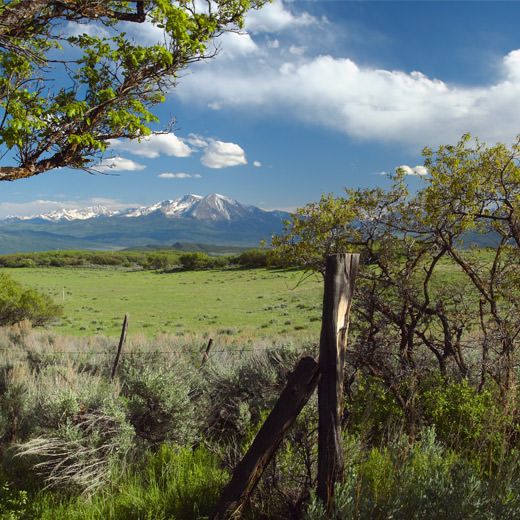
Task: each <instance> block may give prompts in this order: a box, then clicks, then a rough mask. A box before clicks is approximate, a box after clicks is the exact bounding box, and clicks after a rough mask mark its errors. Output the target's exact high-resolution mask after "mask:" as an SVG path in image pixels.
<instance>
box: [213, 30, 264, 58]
mask: <svg viewBox="0 0 520 520" xmlns="http://www.w3.org/2000/svg"><path fill="white" fill-rule="evenodd" d="M218 47H219V49H220V54H219V58H222V57H224V58H228V59H235V58H242V57H244V56H248V55H250V54H255V53H259V52H261V51H260V49H259V47H258V45H257V44H256V43H255V42H254V41H253V39H252V38H251V36H250V35H249V34H248V33H235V32H229V33H224V34H223V35H222V36H221V37H220V38H219V39H218Z"/></svg>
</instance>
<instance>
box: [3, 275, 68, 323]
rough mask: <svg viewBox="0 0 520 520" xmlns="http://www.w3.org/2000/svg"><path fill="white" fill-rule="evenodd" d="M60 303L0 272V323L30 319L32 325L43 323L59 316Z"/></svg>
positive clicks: (60, 311) (60, 310)
mask: <svg viewBox="0 0 520 520" xmlns="http://www.w3.org/2000/svg"><path fill="white" fill-rule="evenodd" d="M62 312H63V309H62V307H61V306H60V305H57V304H55V303H54V302H53V301H52V299H51V298H50V297H49V296H47V295H45V294H42V293H40V292H38V291H36V290H35V289H31V288H29V289H26V288H24V287H23V286H22V285H21V284H19V283H17V282H15V281H14V280H12V279H11V278H9V276H7V275H6V274H3V273H2V274H0V325H12V324H14V323H19V322H21V321H22V320H28V321H30V322H31V324H32V325H34V326H37V325H43V324H45V323H47V322H48V321H51V320H53V319H55V318H57V317H59V316H60V315H61V314H62Z"/></svg>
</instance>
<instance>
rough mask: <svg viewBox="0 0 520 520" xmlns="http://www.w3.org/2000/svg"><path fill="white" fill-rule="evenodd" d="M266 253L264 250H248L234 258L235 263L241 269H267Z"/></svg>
mask: <svg viewBox="0 0 520 520" xmlns="http://www.w3.org/2000/svg"><path fill="white" fill-rule="evenodd" d="M267 255H268V251H267V250H265V249H250V250H249V251H244V252H243V253H241V254H240V255H238V257H236V263H237V264H238V265H240V266H242V267H246V268H249V269H251V268H255V267H267Z"/></svg>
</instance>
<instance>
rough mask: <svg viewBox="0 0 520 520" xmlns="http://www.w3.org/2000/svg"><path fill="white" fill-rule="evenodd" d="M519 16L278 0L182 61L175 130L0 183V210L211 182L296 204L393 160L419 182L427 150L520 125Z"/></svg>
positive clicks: (182, 189) (479, 7) (498, 137)
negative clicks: (192, 59)
mask: <svg viewBox="0 0 520 520" xmlns="http://www.w3.org/2000/svg"><path fill="white" fill-rule="evenodd" d="M518 20H520V2H518V1H504V2H501V1H469V0H468V1H459V2H452V1H448V0H445V1H411V0H409V1H401V2H394V1H392V0H386V1H361V0H360V1H342V0H334V1H327V0H314V1H301V0H293V1H289V0H283V1H282V0H275V1H274V2H273V3H272V4H270V5H268V6H266V7H264V8H263V9H261V10H259V11H254V12H251V13H249V14H248V16H247V18H246V25H245V28H244V30H243V31H242V32H241V33H240V34H236V33H228V34H224V35H223V36H222V37H221V38H220V39H219V40H218V41H217V45H218V49H219V52H218V54H217V56H216V57H215V58H213V59H211V60H207V61H205V62H200V63H197V64H194V65H192V66H190V68H189V69H186V70H185V71H183V73H182V74H181V78H180V80H179V82H178V85H177V86H176V88H174V89H173V90H172V91H171V92H170V93H169V94H168V96H167V99H166V102H165V103H164V104H162V105H161V106H160V107H159V108H158V109H156V110H155V113H156V115H157V116H158V117H159V118H160V120H161V123H162V124H164V125H165V126H166V125H167V123H168V122H169V121H171V120H172V119H175V124H174V126H173V132H171V133H168V134H163V135H157V136H152V137H150V138H149V139H148V140H145V141H142V142H141V143H140V144H139V143H137V142H128V141H127V142H124V141H117V142H114V143H113V145H112V147H111V149H110V155H111V157H110V158H108V159H106V161H105V163H104V164H103V165H102V166H101V168H102V169H104V171H105V172H106V173H107V174H108V175H102V174H99V175H90V174H88V173H85V172H82V171H76V170H69V169H60V170H55V171H50V172H47V173H44V174H41V175H38V176H35V177H31V178H28V179H23V180H17V181H14V182H3V183H2V184H1V185H0V218H3V217H6V216H8V215H17V216H22V215H32V214H37V213H43V212H48V211H52V210H55V209H58V208H62V207H63V208H80V207H86V206H92V205H97V204H101V205H104V206H106V207H109V208H113V209H122V208H126V207H134V206H141V205H151V204H154V203H156V202H158V201H161V200H166V199H176V198H178V197H181V196H183V195H185V194H188V193H194V194H199V195H203V196H204V195H207V194H209V193H213V192H216V193H220V194H222V195H225V196H227V197H230V198H233V199H236V200H238V201H240V202H242V203H245V204H252V205H255V206H258V207H261V208H264V209H283V210H288V211H293V210H295V209H296V208H298V207H301V206H303V205H305V204H306V203H307V202H312V201H316V200H319V198H320V197H321V194H322V193H334V194H335V195H338V196H341V194H342V193H343V190H344V188H356V187H373V186H383V187H385V186H388V185H389V180H388V178H387V177H386V176H385V173H386V172H392V171H394V170H395V168H397V167H399V166H404V167H405V169H406V171H407V172H408V173H409V177H408V179H409V183H410V186H411V187H412V188H413V187H419V186H420V183H421V175H423V174H424V173H425V170H424V167H422V164H423V159H422V155H421V152H422V150H423V148H424V147H426V146H428V147H431V148H434V149H435V148H436V147H438V146H439V145H441V144H455V143H456V142H457V141H458V140H459V138H460V137H461V136H462V134H464V133H468V132H469V133H471V134H472V135H474V136H477V137H479V138H480V139H481V140H483V141H485V142H487V143H489V144H492V143H495V142H497V141H501V142H504V143H505V144H511V143H513V142H514V140H515V138H516V136H517V135H518V134H520V33H519V32H518ZM130 30H134V31H136V30H135V29H130ZM154 35H155V36H156V30H155V29H154V28H153V27H150V26H140V27H139V29H138V30H137V31H136V36H137V37H139V38H141V39H144V40H146V39H150V41H151V39H153V38H154Z"/></svg>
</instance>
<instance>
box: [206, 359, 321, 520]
mask: <svg viewBox="0 0 520 520" xmlns="http://www.w3.org/2000/svg"><path fill="white" fill-rule="evenodd" d="M319 379H320V372H319V365H318V363H316V361H314V359H312V358H311V357H304V358H302V359H301V360H300V361H299V363H298V364H297V365H296V368H295V369H294V371H293V372H292V373H291V374H290V375H289V377H288V380H287V385H286V387H285V389H284V390H283V392H282V394H281V395H280V398H279V399H278V401H277V402H276V405H275V406H274V408H273V410H272V411H271V413H270V414H269V416H268V417H267V419H266V420H265V422H264V424H263V425H262V427H261V428H260V431H259V432H258V433H257V435H256V437H255V439H254V441H253V444H251V447H250V448H249V450H248V451H247V453H246V454H245V455H244V458H243V459H242V460H241V461H240V463H239V464H238V465H237V467H236V469H235V471H234V472H233V477H232V478H231V480H230V481H229V483H228V485H227V486H226V487H225V489H224V491H223V493H222V496H221V497H220V500H219V501H218V503H217V505H216V506H215V509H214V510H213V511H212V513H211V515H210V517H209V518H210V520H224V519H226V518H231V517H234V516H235V515H237V514H238V513H239V511H240V509H241V508H242V505H243V504H244V502H245V501H246V500H247V498H248V497H249V495H250V494H251V492H252V491H253V489H254V488H255V486H256V484H257V482H258V480H259V479H260V477H261V476H262V473H263V471H264V469H265V468H266V466H267V464H268V463H269V461H270V460H271V457H272V456H273V454H274V453H275V451H276V449H277V448H278V445H279V444H280V442H281V440H282V438H283V436H284V434H285V432H286V431H287V430H288V429H289V428H290V427H291V425H292V424H293V422H294V420H295V419H296V417H297V416H298V414H299V413H300V411H301V409H302V408H303V406H304V405H305V403H306V402H307V401H308V400H309V398H310V396H311V395H312V393H313V392H314V390H315V389H316V386H317V384H318V381H319Z"/></svg>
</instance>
